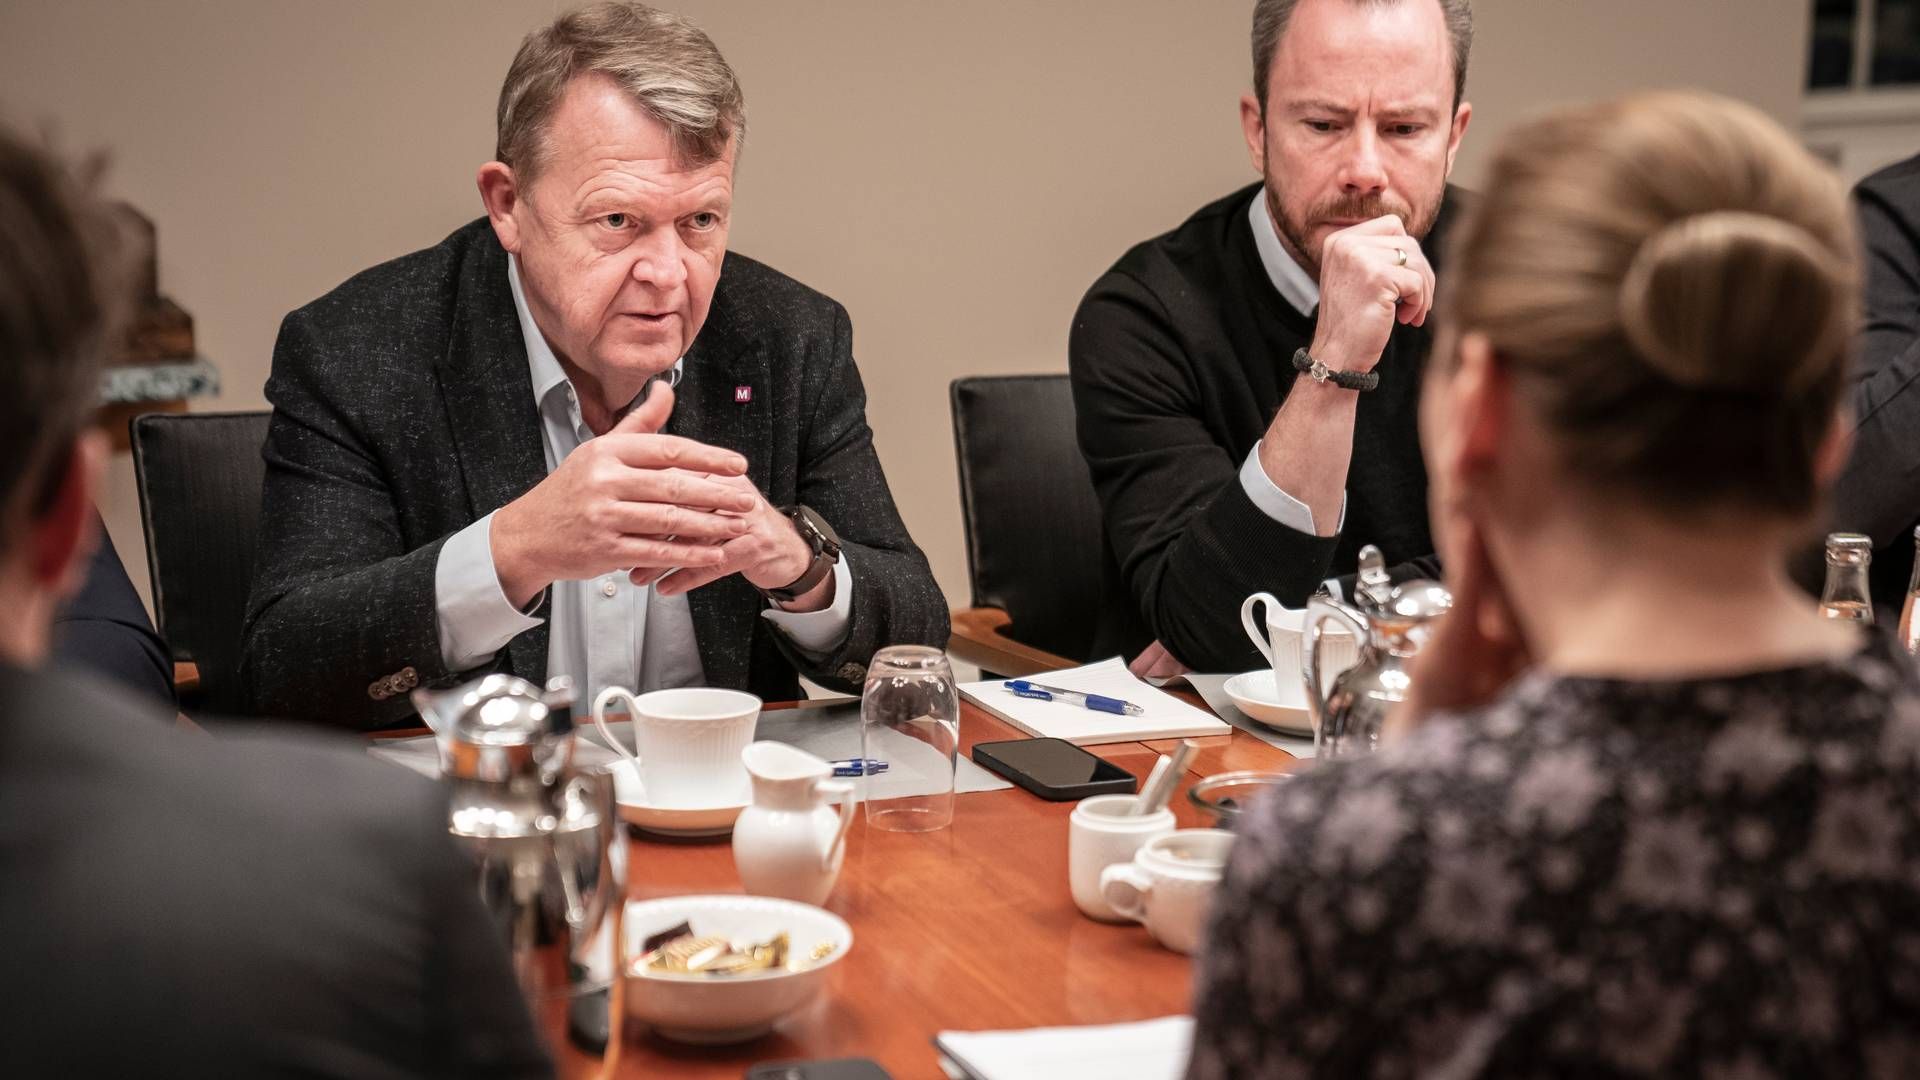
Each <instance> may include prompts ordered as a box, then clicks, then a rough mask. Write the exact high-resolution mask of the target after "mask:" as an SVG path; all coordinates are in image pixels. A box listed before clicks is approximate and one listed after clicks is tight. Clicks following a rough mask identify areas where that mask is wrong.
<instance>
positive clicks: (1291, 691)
mask: <svg viewBox="0 0 1920 1080" xmlns="http://www.w3.org/2000/svg"><path fill="white" fill-rule="evenodd" d="M1225 689H1226V691H1227V696H1228V697H1230V698H1232V699H1233V704H1234V705H1235V706H1236V707H1237V708H1239V710H1240V711H1241V712H1243V713H1246V714H1247V719H1249V720H1252V721H1254V722H1255V723H1260V724H1265V725H1266V726H1268V727H1270V728H1273V729H1275V730H1277V731H1282V732H1285V733H1286V734H1288V735H1305V736H1306V737H1308V738H1312V737H1313V720H1312V719H1311V718H1310V717H1309V716H1308V715H1307V692H1306V687H1305V686H1302V685H1301V684H1300V683H1298V682H1295V681H1292V680H1289V681H1288V682H1287V684H1286V690H1285V691H1284V692H1282V691H1277V690H1276V689H1275V688H1274V685H1273V669H1272V668H1261V669H1260V670H1258V671H1249V672H1246V673H1244V674H1241V675H1235V676H1234V677H1233V678H1231V679H1228V680H1227V684H1226V687H1225Z"/></svg>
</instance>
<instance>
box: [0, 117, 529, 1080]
mask: <svg viewBox="0 0 1920 1080" xmlns="http://www.w3.org/2000/svg"><path fill="white" fill-rule="evenodd" d="M108 220H109V219H108V218H107V217H106V216H105V214H104V212H103V211H102V209H101V207H100V205H99V204H98V203H97V202H96V200H95V199H94V197H93V196H92V195H91V194H89V193H88V192H87V191H86V190H85V189H84V188H83V187H82V186H80V185H78V184H77V183H76V182H75V181H74V180H73V179H72V178H71V177H70V176H69V175H68V173H67V172H66V171H65V170H64V169H63V168H62V167H61V166H60V165H59V164H58V163H56V162H55V161H53V160H51V159H50V158H49V157H48V156H47V155H45V154H44V153H43V152H42V151H40V150H39V149H37V148H35V147H33V146H31V145H29V144H28V143H26V142H25V141H23V140H22V139H20V138H19V137H18V136H16V135H14V134H12V133H10V132H8V131H6V130H5V129H4V128H0V610H4V611H5V612H6V613H7V615H6V618H4V619H0V925H4V926H6V927H8V928H9V930H10V934H9V937H10V940H9V941H8V943H7V948H6V950H5V953H4V958H0V985H4V986H6V987H7V989H8V998H7V1005H6V1007H5V1009H0V1075H6V1076H134V1075H141V1076H146V1075H155V1076H303V1077H342V1078H345V1077H355V1078H367V1077H426V1076H448V1077H451V1076H481V1077H522V1076H527V1077H536V1076H546V1075H549V1073H550V1071H551V1070H550V1066H549V1065H548V1063H547V1061H546V1058H545V1054H544V1052H543V1051H542V1049H541V1047H540V1045H539V1041H538V1039H537V1037H536V1035H535V1032H534V1030H533V1027H532V1022H531V1020H530V1019H529V1017H528V1015H527V1011H526V1008H525V1006H524V1005H523V1004H522V999H521V997H520V993H519V990H518V988H517V986H516V984H515V982H514V978H513V973H512V969H511V967H510V965H509V962H508V959H507V956H506V950H505V948H504V946H503V945H502V944H501V941H500V939H499V937H498V936H497V935H496V932H495V931H494V928H493V927H492V926H491V925H490V924H489V923H488V922H487V919H486V916H485V914H484V913H483V911H482V910H481V908H480V905H479V901H478V899H477V897H476V896H475V890H474V885H473V869H472V867H471V866H470V865H469V864H468V862H467V860H466V858H465V857H464V856H463V855H462V854H461V853H460V852H459V851H457V850H456V849H455V848H454V846H453V844H452V841H451V839H450V838H449V837H448V835H447V832H446V795H445V792H444V791H442V790H441V789H440V788H438V787H437V786H435V785H433V784H431V783H428V782H426V781H424V780H421V779H419V778H418V777H415V776H412V775H411V774H408V773H407V772H405V771H404V770H400V769H397V768H393V767H390V766H384V765H379V764H376V763H374V762H371V761H369V760H367V759H366V758H365V756H364V755H363V754H360V753H358V752H356V751H354V750H352V749H338V750H336V749H333V748H322V747H318V746H315V745H312V744H311V743H308V742H304V741H297V740H292V739H284V740H273V741H268V740H265V739H252V740H244V741H228V740H221V739H213V738H209V737H206V736H201V735H195V734H189V733H184V732H180V731H177V730H173V729H172V728H171V727H170V725H169V724H168V721H169V720H170V719H171V709H170V708H167V707H166V706H165V705H163V704H161V703H159V702H157V701H155V700H152V699H151V698H150V697H149V696H134V695H131V694H128V693H127V692H126V691H125V690H124V689H123V688H119V687H116V686H115V685H113V684H111V683H108V682H104V681H92V680H90V679H89V678H87V677H86V676H84V675H81V674H79V673H77V672H76V673H59V672H56V671H54V670H52V669H50V668H47V667H46V665H47V664H48V662H49V658H50V653H51V652H52V647H51V643H52V639H53V637H54V630H53V625H54V621H55V617H56V613H57V611H58V610H60V608H61V606H62V601H63V600H65V599H66V598H67V597H68V596H69V595H70V594H71V593H72V591H73V590H74V589H75V588H76V587H77V586H78V585H79V583H80V579H81V578H82V576H83V575H84V573H85V570H86V566H87V563H88V560H89V557H90V555H91V552H92V551H93V545H94V544H95V543H96V539H97V538H96V536H95V529H96V527H97V526H96V521H97V519H96V516H95V513H94V509H93V502H92V499H93V496H94V494H95V493H96V491H97V488H98V485H99V479H100V472H101V469H102V466H103V464H104V461H105V457H106V453H107V444H106V440H105V438H104V437H103V436H102V435H101V434H100V433H99V432H97V431H95V430H93V429H92V428H91V427H90V425H89V419H90V413H91V406H92V403H93V400H94V394H95V392H96V389H97V387H98V385H99V372H100V363H101V358H102V356H103V354H104V353H105V352H106V351H107V348H108V346H109V344H110V342H111V341H112V340H113V337H114V334H115V333H116V332H117V329H118V324H117V320H118V316H119V309H120V308H121V307H122V298H123V292H124V289H123V285H124V284H125V283H124V282H123V281H122V280H121V278H122V275H121V274H120V273H119V272H118V271H117V269H116V265H117V261H118V260H117V259H116V257H115V254H114V244H113V239H112V235H111V228H110V226H109V225H108V224H107V222H108Z"/></svg>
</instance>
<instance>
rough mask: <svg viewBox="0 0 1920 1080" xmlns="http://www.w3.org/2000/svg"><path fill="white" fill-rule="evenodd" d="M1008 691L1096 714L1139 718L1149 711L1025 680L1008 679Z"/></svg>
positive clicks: (1097, 696)
mask: <svg viewBox="0 0 1920 1080" xmlns="http://www.w3.org/2000/svg"><path fill="white" fill-rule="evenodd" d="M1007 689H1008V690H1011V691H1013V692H1014V693H1016V694H1018V695H1020V696H1021V697H1024V698H1033V699H1035V700H1037V701H1058V702H1060V703H1062V704H1064V705H1079V706H1082V707H1085V708H1088V709H1092V710H1093V711H1094V712H1105V713H1115V714H1117V715H1120V716H1139V715H1141V714H1143V713H1145V712H1146V711H1147V710H1145V709H1143V708H1141V707H1140V706H1138V705H1135V704H1134V703H1133V702H1131V701H1121V700H1120V699H1119V698H1111V697H1101V696H1100V695H1099V694H1083V693H1081V692H1080V691H1078V690H1062V689H1060V688H1059V687H1057V686H1042V685H1041V684H1039V683H1037V682H1028V681H1027V680H1025V679H1008V680H1007Z"/></svg>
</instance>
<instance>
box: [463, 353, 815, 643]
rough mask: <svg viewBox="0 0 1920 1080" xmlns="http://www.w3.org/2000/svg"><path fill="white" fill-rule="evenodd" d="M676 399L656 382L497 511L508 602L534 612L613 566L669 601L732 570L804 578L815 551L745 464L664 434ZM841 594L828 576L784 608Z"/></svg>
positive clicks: (495, 537) (809, 607)
mask: <svg viewBox="0 0 1920 1080" xmlns="http://www.w3.org/2000/svg"><path fill="white" fill-rule="evenodd" d="M673 400H674V396H673V388H672V387H670V386H668V385H667V384H666V383H664V382H655V383H653V384H652V385H651V387H650V388H649V390H648V393H647V396H646V398H645V399H644V400H643V401H641V403H640V404H638V405H636V406H634V407H633V409H632V410H631V411H630V412H628V413H627V415H626V416H624V417H622V418H621V419H620V421H619V422H618V423H617V424H615V425H614V427H613V428H612V429H611V430H609V431H608V432H607V433H606V434H604V435H600V436H598V437H596V438H592V439H589V440H587V441H586V442H584V443H582V444H580V446H579V447H578V448H576V449H575V450H574V451H573V453H571V454H569V455H567V458H566V460H565V461H562V462H561V463H560V465H559V467H558V468H556V469H554V470H553V472H552V473H550V474H548V476H547V478H546V479H545V480H542V481H541V482H540V483H539V484H537V485H535V486H534V487H533V489H532V490H530V491H528V492H527V493H526V494H525V495H522V496H521V497H520V498H518V499H515V500H514V501H513V502H510V503H508V504H507V505H505V506H503V507H501V508H500V509H499V510H498V511H497V512H496V513H495V514H494V517H493V526H492V531H491V536H490V537H489V541H490V543H491V545H492V551H493V562H494V570H495V573H496V574H497V575H498V576H499V579H500V587H501V590H502V591H503V592H504V593H505V594H506V597H507V600H508V602H510V603H512V604H513V605H514V606H515V607H517V608H522V609H524V608H525V607H526V606H527V605H528V604H530V603H532V601H533V599H534V598H535V597H537V596H539V595H540V592H541V591H542V590H543V589H545V588H546V587H547V586H548V585H550V584H552V583H553V582H556V581H574V580H585V579H588V578H595V577H599V576H600V575H602V574H607V573H612V572H613V571H615V570H625V571H627V572H628V574H629V576H630V578H631V580H632V581H633V583H634V584H636V585H642V586H645V585H649V584H653V583H656V582H657V583H658V586H657V588H658V591H659V592H660V594H661V595H663V596H673V595H677V594H680V593H686V592H691V591H692V590H694V589H697V588H699V587H701V586H702V585H706V584H709V583H711V582H714V581H718V580H719V579H721V578H724V577H727V576H729V575H732V574H740V575H742V576H744V577H745V578H746V579H747V580H748V581H749V582H751V583H752V584H754V585H756V586H758V587H760V588H764V589H777V588H781V587H783V586H786V585H789V584H791V583H792V582H794V581H795V580H797V579H798V578H799V577H800V576H801V575H802V574H804V573H805V572H806V570H807V567H808V566H809V565H811V564H812V562H813V549H812V548H811V547H809V546H808V545H807V542H806V541H805V540H803V539H801V537H800V532H799V530H798V529H796V528H795V527H794V524H793V522H792V521H790V520H788V519H787V517H786V515H784V514H782V513H781V512H780V511H779V510H777V509H775V508H774V507H773V505H772V504H770V503H769V502H768V501H767V499H766V497H765V496H764V495H762V494H761V493H760V491H759V489H758V488H756V487H754V486H753V482H752V481H750V480H748V479H747V459H746V458H744V457H742V456H741V455H739V454H737V453H735V452H734V451H732V450H726V449H722V448H720V447H716V446H708V445H706V444H704V443H700V442H696V441H694V440H692V439H687V438H682V437H680V436H677V435H662V434H660V429H661V428H663V427H665V426H666V423H667V418H668V416H670V415H671V414H672V412H673ZM832 590H833V578H832V577H831V576H829V577H828V578H827V579H826V580H825V581H823V582H822V583H821V584H820V585H819V586H816V587H815V588H814V589H813V590H812V591H810V592H809V593H808V594H807V595H806V596H803V597H801V598H799V599H798V600H796V601H795V602H793V603H792V604H788V605H783V606H785V607H786V608H787V609H788V610H793V611H815V610H819V609H821V608H824V607H826V606H827V605H828V603H830V602H831V601H832V595H833V594H832Z"/></svg>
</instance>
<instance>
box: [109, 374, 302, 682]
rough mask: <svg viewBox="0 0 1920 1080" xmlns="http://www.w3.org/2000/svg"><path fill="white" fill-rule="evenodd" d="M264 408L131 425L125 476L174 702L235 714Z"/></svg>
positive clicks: (261, 474) (150, 418) (156, 417)
mask: <svg viewBox="0 0 1920 1080" xmlns="http://www.w3.org/2000/svg"><path fill="white" fill-rule="evenodd" d="M270 415H271V414H270V413H265V412H236V413H193V414H168V413H150V414H147V415H145V416H137V417H134V419H133V423H132V436H133V438H132V442H133V473H134V478H135V482H136V483H137V484H138V486H139V489H140V522H141V525H142V527H143V528H144V529H145V530H146V536H147V574H148V577H149V579H150V580H151V582H152V585H153V609H154V615H155V619H156V621H157V622H158V623H159V629H160V636H161V637H163V638H165V639H166V641H167V645H168V647H169V648H171V649H172V650H173V658H174V660H175V662H176V663H180V664H192V665H193V666H194V667H195V668H197V669H198V683H197V687H196V686H195V685H194V680H193V678H192V675H191V674H188V675H186V677H185V678H183V679H182V683H183V686H182V691H181V701H182V704H184V705H188V706H189V707H193V708H197V709H204V710H206V711H207V712H210V713H214V714H218V715H227V716H241V715H245V713H246V711H247V702H246V699H245V696H244V694H243V693H242V691H241V687H240V679H239V674H240V628H241V625H242V622H243V621H244V620H245V618H246V611H247V591H248V589H250V588H251V587H252V585H253V541H254V536H255V534H256V533H257V532H258V531H259V523H260V485H261V482H262V480H263V479H264V478H265V475H266V465H265V464H264V463H263V462H262V461H261V460H260V447H261V446H262V445H263V444H264V443H265V442H266V441H267V418H268V417H269V416H270Z"/></svg>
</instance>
